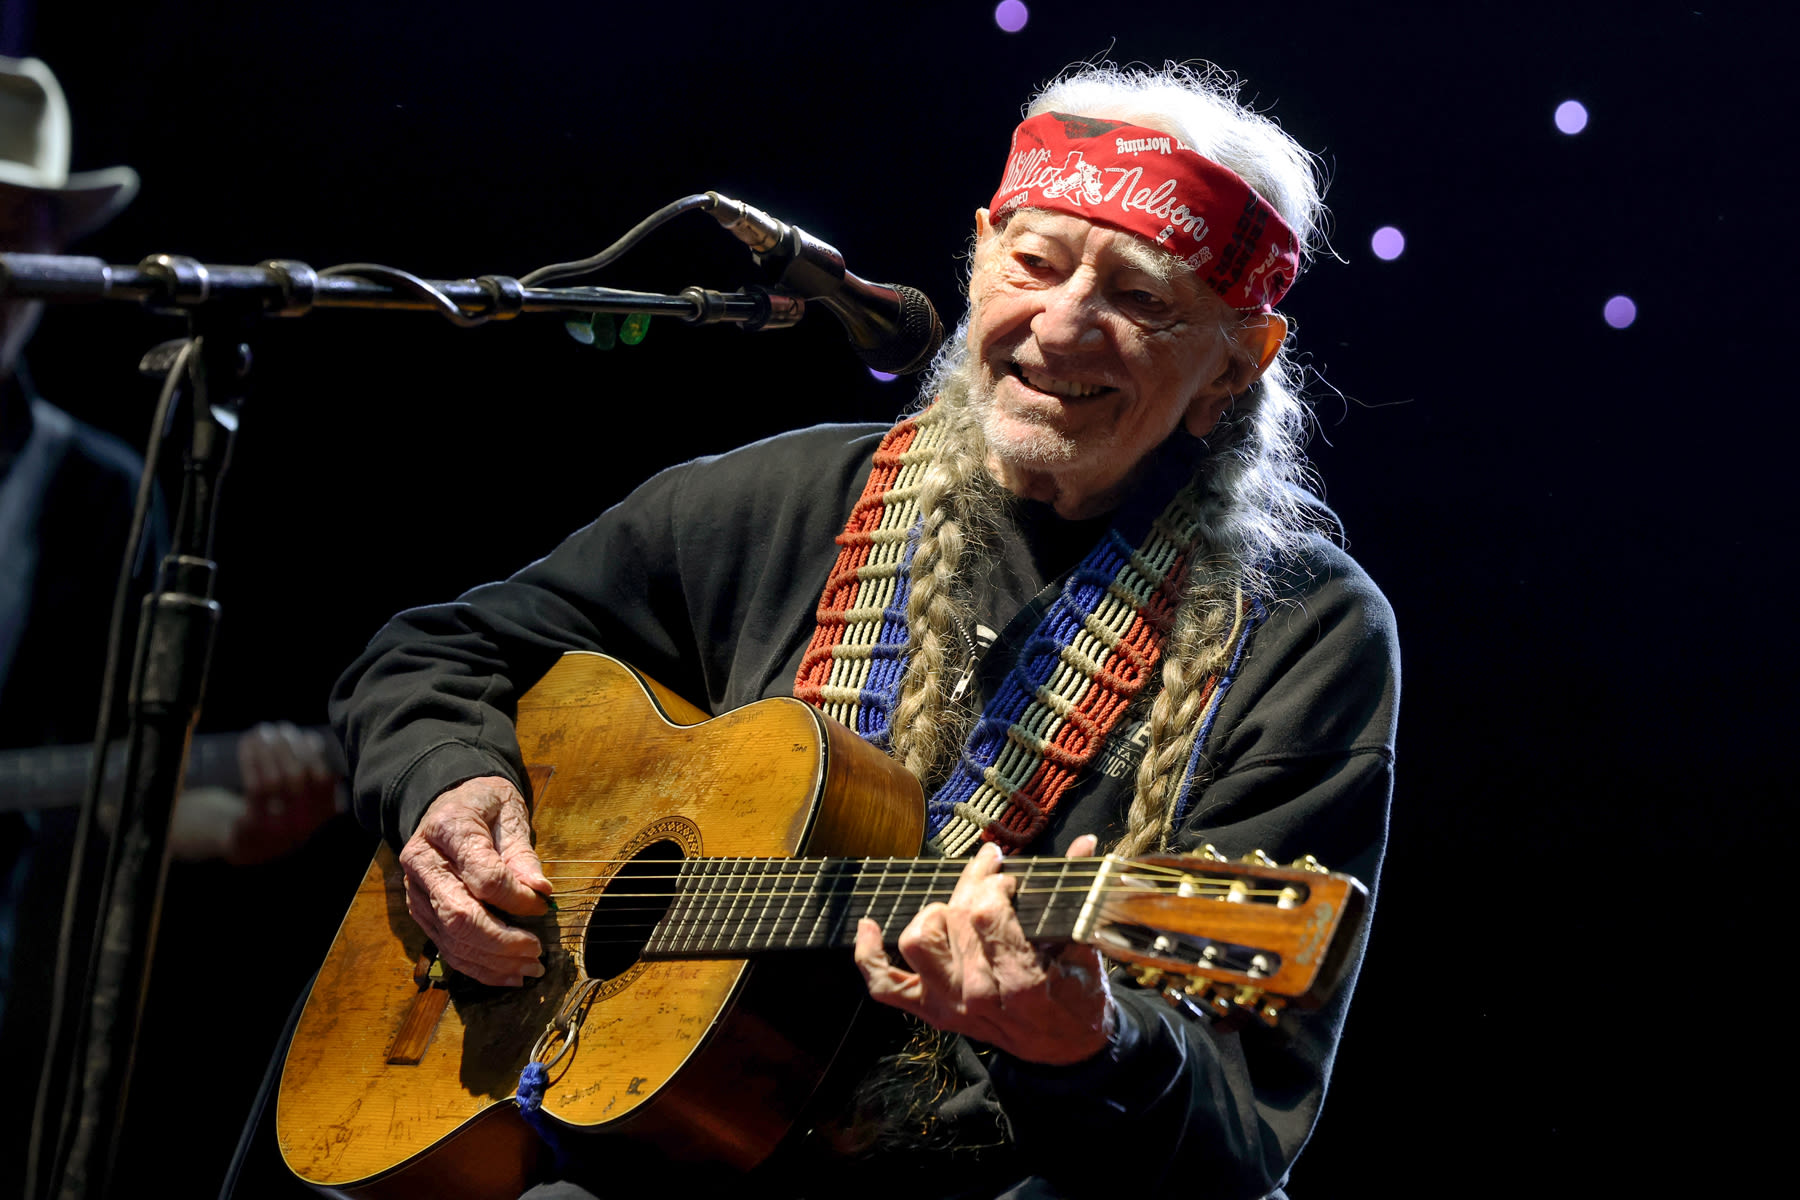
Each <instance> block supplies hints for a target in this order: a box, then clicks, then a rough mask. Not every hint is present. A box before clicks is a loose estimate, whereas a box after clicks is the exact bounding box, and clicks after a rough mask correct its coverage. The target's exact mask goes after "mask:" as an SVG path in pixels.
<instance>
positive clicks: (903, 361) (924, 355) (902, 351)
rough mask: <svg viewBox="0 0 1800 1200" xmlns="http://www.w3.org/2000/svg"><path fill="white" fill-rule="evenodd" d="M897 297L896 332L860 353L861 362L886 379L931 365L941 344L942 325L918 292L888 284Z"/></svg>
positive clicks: (932, 309)
mask: <svg viewBox="0 0 1800 1200" xmlns="http://www.w3.org/2000/svg"><path fill="white" fill-rule="evenodd" d="M888 286H889V287H891V288H892V289H893V291H894V294H895V295H897V296H899V297H900V316H899V319H898V322H897V324H898V325H899V332H898V333H897V334H896V335H895V336H894V337H893V338H891V339H887V340H885V341H883V342H882V343H881V344H880V345H878V346H873V347H871V348H869V349H867V350H863V351H860V352H859V353H860V354H861V355H862V360H863V361H864V362H865V363H867V364H868V365H869V366H871V367H873V368H875V369H876V370H877V371H885V372H886V373H887V374H889V375H910V374H912V373H913V372H914V371H922V370H924V369H925V368H926V367H927V366H929V365H930V364H931V360H932V358H933V357H934V356H935V355H936V354H937V352H938V347H939V346H940V345H942V344H943V341H944V325H943V322H942V321H940V320H938V314H937V309H935V308H933V307H932V304H931V301H930V300H928V299H926V298H925V293H924V292H921V291H920V290H919V289H918V288H915V287H908V286H907V285H906V284H904V283H895V284H889V285H888Z"/></svg>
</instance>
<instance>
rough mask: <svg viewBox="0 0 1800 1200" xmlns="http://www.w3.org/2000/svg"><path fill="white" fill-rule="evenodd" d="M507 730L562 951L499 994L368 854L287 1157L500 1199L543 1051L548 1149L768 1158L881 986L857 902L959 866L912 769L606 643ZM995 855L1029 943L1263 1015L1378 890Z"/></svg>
mask: <svg viewBox="0 0 1800 1200" xmlns="http://www.w3.org/2000/svg"><path fill="white" fill-rule="evenodd" d="M517 726H518V735H519V746H520V750H521V752H522V754H523V756H524V760H525V762H526V764H527V767H528V770H529V773H530V782H531V791H532V797H531V799H532V810H533V817H532V823H533V829H534V833H535V836H536V846H537V850H538V854H539V856H540V857H541V858H542V859H543V861H544V871H545V874H546V875H548V876H549V878H550V879H551V880H552V882H553V883H554V885H555V891H554V894H553V899H554V902H555V907H554V909H553V911H552V912H550V913H549V914H548V915H547V916H546V917H544V918H542V919H541V923H540V924H539V925H538V929H539V932H540V936H541V937H542V938H543V940H544V943H545V947H546V954H545V960H544V961H545V967H546V971H545V974H544V975H543V976H542V977H541V978H539V979H536V980H532V981H529V982H528V983H527V984H526V986H524V987H522V988H490V987H484V986H482V985H479V984H476V983H474V982H473V981H471V980H468V979H467V978H466V977H462V976H459V975H457V974H456V973H455V972H452V971H447V970H446V969H445V968H444V967H443V964H441V963H440V962H438V961H437V960H436V958H435V951H434V950H433V948H432V947H431V946H430V945H429V943H428V942H427V941H426V939H425V937H424V935H423V933H422V932H421V931H420V930H419V929H418V927H417V926H416V925H415V924H414V923H413V921H412V919H411V918H410V917H409V916H408V915H407V912H406V900H405V895H404V889H403V885H402V882H401V873H400V867H399V864H398V862H397V860H396V858H395V856H394V854H393V852H392V851H390V850H388V849H386V848H383V849H382V850H381V851H380V852H378V853H377V854H376V856H375V860H374V862H373V863H372V864H371V865H370V867H369V870H368V873H367V874H366V875H365V876H364V878H363V881H362V883H361V885H360V887H359V888H358V891H357V894H356V897H355V900H354V901H353V903H352V904H351V907H350V911H349V913H348V915H346V916H345V918H344V923H343V926H342V927H341V929H340V930H339V932H338V935H337V938H336V940H335V942H334V943H333V945H332V948H331V951H330V953H329V955H328V956H327V958H326V960H325V963H324V966H323V967H322V968H321V969H320V971H319V974H318V977H317V980H316V981H315V983H314V985H313V989H312V992H311V995H310V996H309V998H308V1000H307V1002H306V1005H305V1008H304V1011H303V1013H302V1015H301V1018H300V1021H299V1024H298V1027H297V1029H296V1031H295V1034H294V1037H293V1041H292V1043H291V1045H290V1047H289V1050H288V1054H287V1058H286V1061H285V1063H284V1067H283V1072H282V1077H281V1086H280V1092H279V1095H278V1098H277V1103H276V1135H277V1141H278V1143H279V1145H280V1148H281V1153H282V1155H283V1157H284V1159H285V1160H286V1162H287V1164H288V1166H289V1167H290V1168H291V1169H292V1170H293V1171H294V1172H295V1173H296V1174H297V1175H298V1176H299V1177H300V1178H301V1179H302V1180H304V1181H305V1182H307V1183H309V1184H311V1185H312V1186H314V1187H315V1188H318V1189H320V1190H322V1191H326V1192H329V1193H333V1194H340V1195H356V1196H364V1195H367V1196H377V1197H381V1196H403V1195H404V1196H432V1197H434V1198H436V1197H463V1196H467V1197H507V1198H509V1200H510V1198H511V1197H513V1196H516V1195H518V1194H519V1192H520V1191H521V1190H523V1189H524V1188H525V1187H527V1186H528V1185H529V1183H530V1181H531V1179H532V1177H533V1175H534V1173H535V1172H536V1170H537V1168H538V1166H539V1165H540V1163H541V1162H542V1160H543V1158H544V1154H545V1151H544V1148H543V1142H542V1141H541V1139H540V1138H539V1137H538V1135H537V1134H536V1133H535V1132H534V1131H533V1130H532V1129H531V1128H530V1127H529V1126H528V1125H527V1124H526V1123H525V1120H524V1118H523V1117H522V1115H521V1114H520V1112H519V1109H518V1106H517V1102H516V1100H515V1098H514V1092H515V1089H516V1088H517V1085H518V1080H519V1075H520V1071H521V1070H522V1069H523V1068H524V1067H525V1066H526V1065H527V1064H528V1063H529V1062H531V1061H533V1060H534V1059H535V1060H537V1061H539V1062H543V1063H545V1064H547V1066H548V1069H549V1082H548V1084H547V1086H546V1088H545V1091H544V1095H543V1100H542V1107H541V1110H540V1111H539V1113H538V1114H537V1115H538V1119H539V1120H541V1121H542V1120H547V1121H548V1123H549V1124H550V1126H551V1127H552V1129H553V1131H554V1132H555V1133H556V1135H557V1140H558V1141H559V1142H566V1141H570V1140H579V1139H584V1138H585V1139H599V1138H608V1137H624V1138H630V1139H636V1140H639V1141H642V1142H647V1143H649V1144H650V1145H652V1146H654V1147H658V1148H660V1149H661V1150H662V1151H663V1152H664V1153H666V1154H667V1155H669V1156H671V1157H674V1158H677V1159H683V1160H707V1161H711V1162H716V1163H723V1164H726V1165H728V1166H732V1167H737V1168H744V1169H747V1168H749V1167H752V1166H754V1165H755V1164H756V1163H758V1162H760V1161H761V1160H762V1159H763V1158H765V1157H766V1156H767V1155H768V1154H769V1153H770V1152H771V1151H772V1150H773V1149H774V1148H775V1146H776V1144H777V1143H778V1142H779V1141H780V1140H781V1139H782V1137H783V1135H784V1134H786V1133H787V1131H788V1129H789V1127H790V1125H791V1124H792V1123H793V1122H794V1120H795V1118H796V1116H797V1115H798V1114H799V1113H800V1112H801V1110H802V1108H803V1107H804V1106H805V1104H806V1102H807V1100H808V1098H809V1097H810V1096H811V1095H812V1094H813V1091H814V1089H815V1087H816V1086H817V1085H818V1083H819V1080H820V1079H821V1077H822V1076H823V1074H824V1071H825V1069H826V1067H827V1066H828V1065H829V1064H830V1062H831V1060H832V1058H833V1056H834V1055H835V1054H836V1053H837V1051H838V1049H839V1046H840V1043H841V1042H842V1040H843V1036H844V1034H845V1032H846V1030H847V1029H848V1026H849V1022H850V1018H851V1017H852V1016H853V1015H854V1013H855V1010H856V1008H857V1005H858V1003H859V1002H860V1000H861V999H862V998H863V996H864V994H865V993H864V990H863V986H862V980H861V977H860V976H859V975H858V973H857V971H856V969H855V967H854V965H853V964H852V962H851V961H850V955H849V953H848V948H849V947H850V946H851V945H852V944H853V943H854V940H855V933H856V926H857V920H858V918H860V917H863V916H869V917H871V918H873V919H874V920H875V921H877V922H878V923H879V924H880V925H881V927H882V929H883V931H884V932H885V933H886V934H887V935H888V937H889V939H890V944H891V943H892V940H893V939H896V938H897V937H898V936H899V933H900V931H901V930H902V929H904V928H905V927H906V924H907V922H908V921H909V920H911V918H912V916H913V915H914V914H915V913H917V912H918V910H919V909H921V908H922V907H924V906H925V905H926V904H929V903H931V902H933V901H937V900H945V899H948V897H949V894H950V891H951V888H952V887H953V886H954V884H955V881H956V877H957V875H958V873H959V872H960V870H961V868H962V866H963V863H962V862H960V861H947V860H944V859H937V858H917V857H913V856H914V855H916V854H917V853H918V850H919V848H920V843H921V839H922V835H923V825H924V804H923V797H922V795H921V793H920V789H919V785H918V783H917V781H916V780H914V779H913V778H912V777H911V776H910V775H908V774H907V773H906V772H905V770H904V769H902V768H901V767H900V766H899V765H898V764H896V763H894V762H893V761H892V760H891V759H889V758H888V757H886V756H885V755H883V754H882V753H880V752H879V751H877V750H875V749H873V748H872V747H870V746H869V745H867V744H866V743H864V742H863V741H862V740H861V739H859V738H858V737H857V736H856V735H855V734H853V733H852V732H850V731H849V730H848V729H846V728H844V727H843V726H841V725H839V724H837V723H836V722H833V721H830V720H828V719H826V718H825V717H823V716H822V715H821V714H820V713H819V712H818V711H817V710H815V709H813V708H811V707H809V706H807V705H805V704H802V703H800V702H799V701H796V700H783V699H776V700H765V701H761V702H759V703H756V704H752V705H749V706H747V707H745V708H742V709H738V710H736V711H735V712H731V713H727V714H725V715H724V716H720V717H716V718H711V719H708V717H707V714H706V713H704V712H702V711H701V710H700V709H698V708H695V707H694V706H693V705H691V704H688V703H686V702H685V701H683V700H681V699H680V698H678V697H676V696H675V695H674V694H673V693H671V692H670V691H668V689H666V688H664V687H662V686H660V685H659V684H656V683H654V682H653V681H651V680H649V679H647V678H646V677H644V676H642V675H640V674H638V673H637V672H636V671H634V670H633V669H631V668H630V667H627V666H626V665H625V664H623V663H621V662H618V661H617V660H615V659H611V658H607V657H605V656H603V655H597V654H570V655H566V656H564V657H563V659H562V660H561V661H560V662H559V663H558V664H557V665H556V666H555V667H554V668H553V669H552V670H551V671H550V673H549V674H548V675H546V676H545V677H544V679H543V680H541V681H540V682H539V683H538V684H537V685H536V686H535V687H533V688H532V689H531V690H530V691H529V692H528V693H526V695H524V696H523V697H522V698H521V699H520V701H519V706H518V719H517ZM1004 870H1006V871H1007V872H1008V873H1009V874H1012V875H1015V876H1016V877H1017V880H1018V886H1017V889H1016V897H1015V903H1016V906H1017V909H1018V912H1019V918H1020V921H1021V923H1022V924H1023V926H1024V928H1025V930H1026V931H1027V933H1028V934H1029V935H1030V936H1031V937H1032V938H1033V940H1034V941H1038V942H1041V943H1044V944H1056V943H1062V942H1068V941H1081V942H1088V943H1092V944H1093V945H1095V946H1097V947H1099V948H1100V949H1101V950H1102V951H1103V952H1104V953H1105V954H1107V955H1108V956H1110V957H1112V958H1114V959H1117V960H1120V961H1122V962H1125V963H1128V964H1131V965H1132V969H1133V970H1134V971H1135V972H1136V973H1137V975H1138V977H1139V979H1140V981H1141V982H1144V983H1149V984H1152V985H1157V986H1165V987H1167V989H1168V991H1169V994H1170V997H1171V999H1173V1000H1177V1001H1179V1002H1181V1003H1187V1004H1190V1005H1194V1006H1197V1007H1202V1008H1208V1009H1212V1010H1214V1011H1218V1012H1225V1011H1228V1010H1234V1009H1241V1010H1243V1011H1245V1012H1249V1013H1254V1014H1255V1015H1256V1016H1259V1017H1261V1018H1262V1019H1264V1020H1269V1021H1273V1020H1275V1019H1277V1017H1278V1014H1279V1011H1280V1007H1281V1005H1282V1003H1284V1002H1285V1001H1286V1000H1288V999H1292V1000H1295V1001H1296V1002H1298V1003H1303V1004H1311V1003H1317V1002H1319V1001H1320V1000H1322V999H1323V997H1324V995H1325V994H1326V993H1327V991H1328V990H1329V988H1330V986H1331V984H1332V983H1333V982H1334V976H1335V974H1336V969H1337V967H1338V965H1339V961H1338V960H1339V959H1340V958H1341V957H1342V950H1343V948H1342V947H1341V946H1339V945H1338V944H1337V938H1336V935H1337V934H1338V933H1339V932H1340V931H1341V930H1345V929H1349V928H1352V927H1354V923H1355V921H1356V919H1357V915H1358V913H1359V911H1360V907H1361V905H1362V903H1363V902H1364V899H1365V895H1366V894H1365V892H1364V890H1363V888H1362V885H1361V884H1359V883H1358V882H1357V881H1356V880H1354V879H1351V878H1349V877H1348V876H1345V875H1337V874H1329V873H1326V872H1324V871H1323V869H1322V868H1319V867H1318V866H1317V865H1316V864H1313V863H1311V861H1310V860H1304V861H1303V862H1302V863H1300V864H1295V865H1294V866H1292V867H1286V868H1284V867H1278V866H1276V865H1274V864H1273V863H1271V862H1269V861H1268V860H1267V859H1266V858H1261V857H1260V856H1258V860H1257V861H1249V862H1226V861H1223V860H1222V859H1219V858H1218V857H1216V856H1211V855H1208V856H1192V857H1190V856H1162V855H1158V856H1151V857H1147V858H1141V859H1131V860H1128V859H1122V858H1118V857H1115V856H1107V857H1104V858H1090V859H1074V860H1070V859H1062V858H1041V859H1031V858H1011V859H1008V860H1006V862H1005V864H1004ZM521 923H522V924H527V925H529V924H530V919H527V920H524V921H521ZM822 950H832V951H835V953H818V951H822ZM802 951H812V952H813V953H801V952H802ZM1171 981H1173V982H1171Z"/></svg>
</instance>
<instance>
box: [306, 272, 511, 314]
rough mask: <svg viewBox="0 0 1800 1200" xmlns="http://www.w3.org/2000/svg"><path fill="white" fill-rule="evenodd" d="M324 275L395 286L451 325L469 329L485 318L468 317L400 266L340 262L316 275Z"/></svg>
mask: <svg viewBox="0 0 1800 1200" xmlns="http://www.w3.org/2000/svg"><path fill="white" fill-rule="evenodd" d="M319 274H320V276H326V275H357V276H362V277H364V278H368V279H370V280H371V281H372V282H375V283H383V282H385V283H397V284H399V285H400V286H401V287H403V288H405V289H406V290H407V291H409V292H412V293H413V294H414V295H417V296H422V297H424V298H425V299H426V300H429V301H431V303H432V305H433V307H435V308H436V309H437V312H438V315H439V316H441V317H443V318H445V319H446V320H448V321H449V322H450V323H451V324H452V325H460V326H461V327H462V328H464V329H471V328H473V327H474V326H476V325H480V324H482V323H483V322H485V321H486V320H487V317H486V316H478V317H471V316H469V315H468V314H467V313H465V312H463V310H462V309H461V308H459V307H457V304H456V301H454V300H452V299H451V298H450V297H449V296H446V295H445V294H444V292H443V290H442V289H441V288H436V287H433V286H432V284H431V281H430V280H427V279H420V278H419V277H418V276H417V275H414V274H413V273H412V272H411V271H402V270H401V269H400V268H399V267H384V266H382V265H381V264H380V263H339V264H338V265H337V266H335V267H326V268H325V269H324V270H323V271H320V272H319Z"/></svg>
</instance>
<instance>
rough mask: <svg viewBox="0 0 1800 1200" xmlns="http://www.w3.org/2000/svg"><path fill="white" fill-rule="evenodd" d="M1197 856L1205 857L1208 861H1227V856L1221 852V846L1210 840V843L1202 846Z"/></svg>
mask: <svg viewBox="0 0 1800 1200" xmlns="http://www.w3.org/2000/svg"><path fill="white" fill-rule="evenodd" d="M1197 857H1199V858H1203V859H1205V860H1206V861H1207V862H1224V861H1225V856H1224V855H1223V854H1220V853H1219V848H1218V847H1217V846H1215V845H1213V844H1212V843H1211V842H1208V843H1206V845H1204V846H1202V847H1200V853H1199V854H1198V855H1197Z"/></svg>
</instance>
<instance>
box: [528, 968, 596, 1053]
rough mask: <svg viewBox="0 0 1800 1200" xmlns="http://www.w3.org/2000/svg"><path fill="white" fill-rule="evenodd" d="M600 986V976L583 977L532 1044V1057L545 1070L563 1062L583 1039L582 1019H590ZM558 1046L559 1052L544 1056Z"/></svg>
mask: <svg viewBox="0 0 1800 1200" xmlns="http://www.w3.org/2000/svg"><path fill="white" fill-rule="evenodd" d="M599 987H600V981H599V980H598V979H584V980H582V981H581V983H579V984H578V985H576V987H575V988H574V989H573V990H571V991H570V992H569V995H568V997H567V998H566V999H564V1000H563V1002H562V1007H561V1008H559V1009H557V1010H556V1016H554V1017H553V1018H551V1019H550V1021H549V1023H548V1024H546V1025H545V1026H544V1032H542V1033H540V1034H538V1039H537V1041H535V1042H533V1043H532V1046H531V1061H533V1062H541V1063H543V1064H544V1069H545V1070H552V1069H554V1068H555V1066H556V1064H557V1063H559V1062H561V1061H562V1060H563V1058H564V1057H565V1056H566V1055H567V1054H568V1053H569V1051H571V1050H573V1049H574V1048H575V1043H576V1042H578V1041H580V1040H581V1023H582V1021H584V1020H586V1019H587V1008H588V1004H589V1002H590V1001H592V1000H593V998H594V992H595V991H596V990H597V989H598V988H599ZM552 1047H555V1050H556V1053H555V1054H553V1055H551V1056H550V1057H549V1058H545V1057H544V1056H545V1055H546V1054H549V1053H550V1050H551V1048H552Z"/></svg>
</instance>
